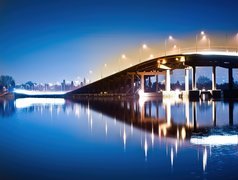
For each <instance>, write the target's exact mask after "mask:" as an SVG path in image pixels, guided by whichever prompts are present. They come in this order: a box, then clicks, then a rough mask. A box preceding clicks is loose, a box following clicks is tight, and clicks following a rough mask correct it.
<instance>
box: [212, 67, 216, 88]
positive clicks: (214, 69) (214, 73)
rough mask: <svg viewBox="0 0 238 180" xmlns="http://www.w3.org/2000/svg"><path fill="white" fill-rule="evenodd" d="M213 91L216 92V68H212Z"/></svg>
mask: <svg viewBox="0 0 238 180" xmlns="http://www.w3.org/2000/svg"><path fill="white" fill-rule="evenodd" d="M212 90H216V66H212Z"/></svg>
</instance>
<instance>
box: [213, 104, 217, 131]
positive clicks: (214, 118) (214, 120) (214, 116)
mask: <svg viewBox="0 0 238 180" xmlns="http://www.w3.org/2000/svg"><path fill="white" fill-rule="evenodd" d="M212 121H213V124H214V127H216V123H217V108H216V102H215V101H213V102H212Z"/></svg>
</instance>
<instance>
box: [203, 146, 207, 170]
mask: <svg viewBox="0 0 238 180" xmlns="http://www.w3.org/2000/svg"><path fill="white" fill-rule="evenodd" d="M202 165H203V171H205V170H206V166H207V148H205V149H204V151H203V158H202Z"/></svg>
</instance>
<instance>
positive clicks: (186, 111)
mask: <svg viewBox="0 0 238 180" xmlns="http://www.w3.org/2000/svg"><path fill="white" fill-rule="evenodd" d="M185 115H186V124H187V126H189V123H190V122H189V121H190V120H189V101H188V100H187V101H186V102H185Z"/></svg>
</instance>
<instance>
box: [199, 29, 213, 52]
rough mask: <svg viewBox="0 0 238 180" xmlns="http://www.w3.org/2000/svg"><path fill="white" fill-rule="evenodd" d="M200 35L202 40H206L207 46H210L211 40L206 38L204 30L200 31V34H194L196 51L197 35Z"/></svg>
mask: <svg viewBox="0 0 238 180" xmlns="http://www.w3.org/2000/svg"><path fill="white" fill-rule="evenodd" d="M199 35H200V36H202V40H207V41H208V47H209V49H210V46H211V41H210V39H209V38H207V36H206V34H205V32H204V31H201V32H200V34H196V52H197V51H198V36H199Z"/></svg>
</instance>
